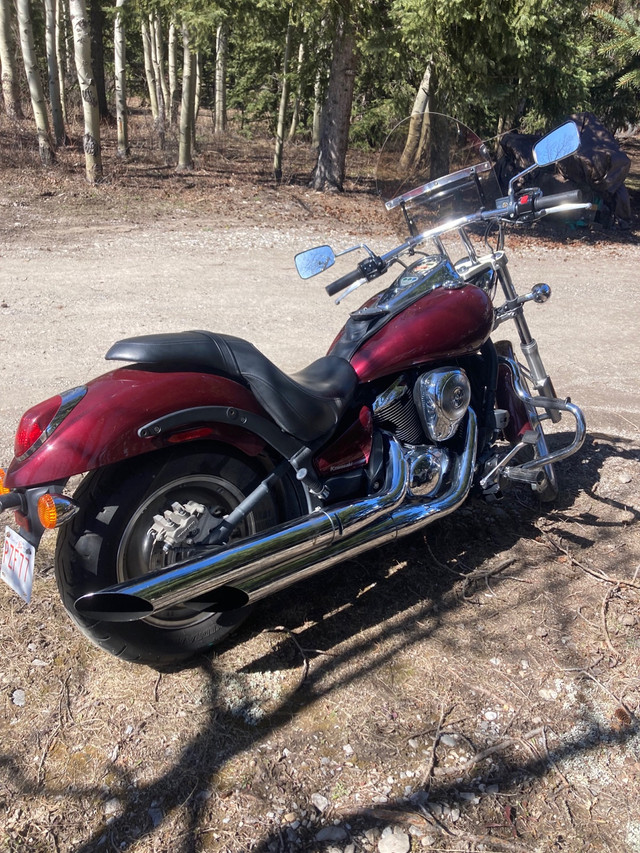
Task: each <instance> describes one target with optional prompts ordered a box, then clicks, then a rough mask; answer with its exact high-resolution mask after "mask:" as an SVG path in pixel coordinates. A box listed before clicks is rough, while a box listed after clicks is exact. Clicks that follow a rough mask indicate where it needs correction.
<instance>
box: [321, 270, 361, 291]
mask: <svg viewBox="0 0 640 853" xmlns="http://www.w3.org/2000/svg"><path fill="white" fill-rule="evenodd" d="M361 278H362V279H364V276H363V275H362V272H361V271H360V270H359V269H358V268H356V269H355V270H352V271H351V272H348V273H347V274H346V275H343V276H342V278H337V279H336V280H335V281H332V282H331V284H328V285H327V286H326V287H325V290H326V291H327V293H328V294H329V296H335V295H336V293H340V291H341V290H344V289H345V287H349V285H350V284H354V282H356V281H359V280H360V279H361Z"/></svg>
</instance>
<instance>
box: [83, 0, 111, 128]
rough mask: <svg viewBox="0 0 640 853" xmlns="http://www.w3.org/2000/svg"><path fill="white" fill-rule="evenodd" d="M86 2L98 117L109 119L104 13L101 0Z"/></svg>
mask: <svg viewBox="0 0 640 853" xmlns="http://www.w3.org/2000/svg"><path fill="white" fill-rule="evenodd" d="M85 2H88V9H87V11H88V13H89V31H90V34H91V48H90V51H91V68H92V72H93V73H92V79H93V84H94V86H95V88H96V95H97V98H98V110H99V112H100V118H105V119H109V120H111V113H110V112H109V104H108V103H107V87H106V84H105V79H104V38H103V34H104V29H105V15H104V11H103V9H102V0H85Z"/></svg>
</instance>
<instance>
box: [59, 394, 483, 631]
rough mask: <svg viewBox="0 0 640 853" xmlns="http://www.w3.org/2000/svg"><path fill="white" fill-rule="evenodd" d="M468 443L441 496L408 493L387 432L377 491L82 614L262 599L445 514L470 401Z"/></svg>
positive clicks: (222, 606)
mask: <svg viewBox="0 0 640 853" xmlns="http://www.w3.org/2000/svg"><path fill="white" fill-rule="evenodd" d="M467 423H468V425H467V435H466V443H465V448H464V450H463V452H462V453H461V454H460V455H459V457H458V458H457V460H456V463H455V465H454V467H453V470H452V480H451V485H450V487H449V489H448V490H447V491H446V492H445V493H444V494H443V495H442V496H440V497H439V498H434V499H433V500H431V501H426V500H425V501H424V502H416V501H415V500H414V499H411V498H408V497H407V490H408V487H409V471H408V466H407V463H406V460H405V458H404V455H403V452H402V448H401V447H400V445H399V443H398V442H397V441H396V439H394V438H393V437H390V436H388V451H389V465H388V469H387V478H386V481H385V486H384V489H383V491H382V492H381V494H379V495H376V496H374V497H369V498H365V499H364V500H361V501H358V502H357V503H355V504H353V503H350V504H342V505H341V506H339V507H336V508H332V509H329V510H326V511H325V510H318V511H316V512H313V513H311V514H310V515H308V516H306V517H305V518H304V519H297V520H295V521H292V522H288V523H286V524H284V525H280V526H279V527H276V528H273V529H272V530H270V531H266V532H265V533H259V534H257V535H255V536H252V537H251V538H249V539H245V540H243V541H242V542H239V543H238V544H237V545H234V546H232V547H230V548H227V549H225V550H224V551H221V552H219V553H215V554H209V555H207V556H205V557H203V558H201V559H196V560H188V561H186V562H184V563H179V564H178V565H175V566H172V567H170V568H168V569H161V570H160V571H157V572H153V573H151V574H148V575H144V576H143V577H141V578H135V579H134V580H130V581H125V582H123V583H120V584H117V585H116V586H112V587H109V588H108V589H105V590H101V591H99V592H94V593H89V594H87V595H83V596H82V597H81V598H79V599H78V600H77V601H76V602H75V608H76V611H77V612H78V613H79V614H80V615H81V616H85V617H90V618H94V619H101V620H105V621H114V622H116V621H117V622H129V621H134V620H136V619H144V618H145V617H146V616H150V615H151V614H152V613H154V612H157V611H159V610H164V609H166V608H169V607H175V606H177V605H185V604H186V606H187V607H193V609H194V611H197V610H202V611H210V612H215V611H217V610H229V609H235V608H237V607H240V606H242V605H244V604H248V603H252V602H254V601H259V600H260V599H262V598H266V597H267V596H268V595H271V594H273V593H275V592H278V591H280V590H282V589H285V588H286V587H288V586H290V585H291V584H293V583H295V582H297V581H299V580H303V579H305V578H308V577H311V575H314V574H316V572H320V571H322V570H323V569H326V568H329V567H330V566H332V565H334V564H335V563H338V562H341V561H342V560H347V559H349V558H351V557H355V556H357V555H358V554H360V553H362V552H364V551H366V550H368V549H369V548H371V547H373V546H374V545H379V544H383V543H385V542H388V541H391V540H392V539H395V538H396V537H399V536H403V535H405V534H408V533H411V532H413V531H414V530H417V529H419V528H420V527H423V526H424V525H426V524H429V523H430V522H431V521H435V519H437V518H442V517H443V516H445V515H448V514H449V513H450V512H453V510H455V509H457V507H458V506H460V504H462V503H463V501H464V500H465V498H466V497H467V495H468V493H469V489H470V488H471V484H472V481H473V472H474V468H475V457H476V444H477V422H476V417H475V414H474V412H473V411H472V410H471V409H469V416H468V422H467Z"/></svg>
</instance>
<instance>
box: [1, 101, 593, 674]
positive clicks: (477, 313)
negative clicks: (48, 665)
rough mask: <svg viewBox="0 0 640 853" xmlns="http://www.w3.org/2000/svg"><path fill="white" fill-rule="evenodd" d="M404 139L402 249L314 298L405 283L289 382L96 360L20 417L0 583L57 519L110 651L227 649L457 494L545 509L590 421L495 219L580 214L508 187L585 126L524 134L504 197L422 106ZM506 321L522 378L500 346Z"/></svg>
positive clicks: (82, 598)
mask: <svg viewBox="0 0 640 853" xmlns="http://www.w3.org/2000/svg"><path fill="white" fill-rule="evenodd" d="M412 129H415V126H414V125H412V122H411V121H410V120H408V121H407V122H405V123H403V124H402V125H401V126H399V128H398V129H397V132H394V133H393V134H392V135H391V136H390V137H389V140H388V143H387V145H386V146H385V149H384V151H383V153H382V155H381V159H380V165H379V170H378V185H379V189H380V192H381V194H382V195H383V198H385V199H386V207H387V209H388V210H389V211H390V213H391V215H392V216H397V217H398V218H399V220H400V221H401V222H402V223H403V225H404V228H405V232H404V233H405V235H406V237H405V239H404V241H403V242H402V243H401V244H400V245H399V246H397V247H395V248H393V249H391V250H390V251H388V252H386V253H384V254H381V255H378V254H376V253H374V252H373V251H371V250H370V249H369V248H368V247H367V246H364V245H362V246H359V247H356V248H357V249H360V250H362V251H363V252H364V253H365V257H364V260H362V261H360V263H358V265H357V267H356V269H355V270H353V272H350V273H349V274H347V275H344V276H342V278H339V279H338V280H337V281H334V282H333V283H331V284H329V285H328V287H327V288H326V289H327V291H328V292H329V293H330V294H337V293H341V292H342V291H345V293H344V295H346V294H347V293H349V292H351V291H352V290H354V289H355V288H357V287H359V286H360V285H362V284H364V283H366V282H370V281H373V280H374V279H377V278H378V277H379V276H381V275H383V274H384V273H386V272H387V271H388V270H389V269H390V268H391V267H393V266H395V265H396V264H398V265H399V266H400V268H401V269H400V272H399V275H398V276H397V277H396V278H395V280H394V281H393V282H392V283H391V284H390V285H389V286H388V287H387V288H386V289H385V290H382V291H381V292H379V293H377V294H376V295H375V296H373V297H371V298H370V299H368V300H367V301H366V302H365V303H364V305H363V306H362V307H361V308H359V309H358V310H356V311H354V312H353V313H352V314H351V315H350V318H349V320H348V321H347V323H346V325H345V326H344V328H343V329H342V331H341V332H340V334H339V335H338V337H337V338H336V340H335V341H334V342H333V344H332V345H331V347H330V348H329V352H328V354H327V355H326V356H324V357H322V358H319V359H318V360H317V361H314V362H313V363H312V364H310V365H309V366H308V367H306V368H305V369H303V370H301V371H300V372H299V373H296V374H294V375H287V374H285V373H283V372H282V371H281V370H279V369H278V367H276V365H274V364H273V363H272V362H271V361H269V360H268V359H267V358H266V357H265V356H264V355H263V354H262V353H261V352H259V350H257V349H256V348H255V347H254V346H253V345H252V344H250V343H249V342H247V341H245V340H241V339H239V338H235V337H231V336H228V335H219V334H215V333H212V332H206V331H188V332H178V333H175V334H164V335H148V336H143V337H137V338H129V339H126V340H122V341H118V342H117V343H116V344H114V345H113V346H112V348H111V349H110V350H109V352H108V353H107V356H106V357H107V359H110V360H113V361H125V362H129V365H128V366H124V367H121V368H119V369H116V370H113V371H112V372H110V373H107V374H105V375H103V376H100V377H98V378H97V379H93V380H91V381H90V382H88V383H87V384H86V385H82V386H80V387H78V388H73V389H71V390H70V391H66V392H64V393H62V394H58V395H56V396H54V397H51V398H50V399H48V400H45V401H44V402H43V403H39V404H38V405H36V406H34V407H33V408H32V409H30V410H29V411H28V412H26V413H25V414H24V415H23V417H22V419H21V421H20V424H19V427H18V431H17V434H16V437H15V458H14V459H13V461H12V462H11V465H10V466H9V469H8V471H7V473H6V476H5V478H4V484H3V485H2V495H1V496H0V509H2V510H6V509H13V510H14V511H15V519H16V523H17V527H18V529H19V532H17V531H16V530H14V529H13V528H7V533H6V537H5V545H4V551H3V557H2V569H1V571H2V576H3V578H4V579H5V580H6V581H7V582H8V583H9V584H10V585H11V586H12V587H13V588H14V589H15V590H16V591H17V592H18V593H19V594H21V595H22V596H23V597H24V598H25V599H26V600H28V599H29V597H30V594H31V583H32V578H33V565H34V556H35V552H36V549H37V547H38V545H39V542H40V539H41V536H42V534H43V533H44V531H45V530H46V529H52V528H56V527H59V528H60V531H59V533H58V541H57V547H56V558H55V572H56V578H57V583H58V588H59V592H60V595H61V597H62V601H63V603H64V606H65V608H66V609H67V611H68V612H69V614H70V616H71V618H72V619H73V620H74V621H75V622H76V623H77V625H78V626H79V627H80V628H81V630H82V631H84V633H85V634H86V635H87V636H88V637H89V638H90V639H91V640H92V641H93V642H94V643H96V644H98V645H99V646H101V647H102V648H103V649H106V650H107V651H109V652H111V653H112V654H114V655H117V656H119V657H122V658H125V659H127V660H131V661H140V662H145V663H151V664H156V665H167V664H170V663H174V662H176V661H179V660H181V659H183V658H185V657H188V656H189V655H192V654H194V653H195V652H197V651H198V650H201V649H203V648H206V647H208V646H210V645H212V644H214V643H217V642H219V641H220V640H221V639H222V638H223V637H225V636H226V635H227V634H228V633H229V632H230V631H232V630H233V629H234V628H236V627H237V626H238V625H239V624H240V622H242V621H243V619H244V618H245V617H246V616H247V614H248V612H249V610H250V609H251V605H252V604H254V603H255V602H257V601H260V599H262V598H264V597H265V596H267V595H270V594H271V593H274V592H277V591H279V590H282V589H284V588H285V587H288V586H289V585H291V584H293V583H296V582H298V581H301V580H304V579H305V578H307V577H310V576H311V575H313V574H315V573H316V572H318V571H320V570H322V569H324V568H327V567H329V566H332V565H335V564H336V563H338V562H343V561H345V560H348V559H350V558H351V557H354V556H355V555H357V554H360V553H361V552H363V551H365V550H367V549H368V548H372V547H374V546H377V545H379V544H382V543H386V542H389V541H391V540H393V539H396V538H397V537H399V536H402V535H404V534H407V533H411V532H413V531H416V530H419V529H420V528H422V527H424V526H425V525H427V524H429V523H431V522H432V521H434V520H435V519H438V518H442V517H443V516H445V515H447V514H449V513H451V512H453V511H454V510H455V509H457V508H458V507H459V506H460V505H461V504H462V503H463V502H464V500H465V499H466V498H467V496H468V494H469V492H470V490H471V489H472V488H473V489H475V490H477V491H478V492H479V493H482V494H484V495H486V496H487V497H488V498H495V497H497V496H498V495H499V493H500V490H501V488H502V487H503V486H504V484H505V483H506V482H507V481H515V482H517V483H521V484H524V485H525V486H526V487H527V488H531V489H533V490H534V492H535V493H536V494H537V495H538V496H539V498H540V499H541V500H552V499H553V498H554V497H555V495H556V493H557V484H556V477H555V472H554V465H555V463H556V462H559V461H561V460H562V459H564V458H566V457H567V456H569V455H570V454H572V453H574V452H575V451H576V450H578V449H579V448H580V446H581V445H582V443H583V441H584V437H585V423H584V418H583V415H582V413H581V411H580V409H579V408H578V407H577V406H575V405H573V404H572V403H571V402H569V400H562V399H559V398H558V397H556V394H555V391H554V389H553V385H552V383H551V380H550V378H549V376H548V375H547V372H546V370H545V368H544V366H543V364H542V359H541V357H540V354H539V352H538V346H537V344H536V341H535V340H534V339H533V338H532V336H531V334H530V332H529V328H528V326H527V323H526V320H525V318H524V313H523V306H524V303H526V302H528V301H535V302H544V301H546V300H547V299H548V298H549V295H550V290H549V287H548V286H547V285H546V284H538V285H536V286H535V287H534V288H533V289H532V290H531V292H530V293H527V294H526V295H524V296H518V295H517V293H516V290H515V288H514V285H513V282H512V280H511V277H510V274H509V269H508V266H507V257H506V255H505V252H504V250H503V223H504V222H527V221H532V220H535V219H537V218H539V217H541V216H544V215H545V214H546V213H548V212H550V211H554V212H557V211H567V210H577V209H581V208H585V207H586V206H587V205H585V204H583V203H582V202H581V201H580V199H579V197H578V196H577V195H576V193H562V194H556V195H551V196H546V197H545V196H543V195H542V193H541V191H540V190H539V189H537V188H535V187H524V186H523V177H524V176H525V174H527V173H528V172H530V171H531V170H532V169H535V168H537V167H541V166H545V165H549V164H552V163H555V162H557V161H558V160H560V159H562V158H564V157H568V156H570V155H571V154H573V153H575V151H576V150H577V149H578V146H579V135H578V130H577V128H576V125H575V124H573V123H572V122H567V123H566V124H564V125H562V126H561V127H560V128H558V129H556V130H555V131H553V132H552V133H550V134H549V135H547V136H546V137H545V138H544V139H542V140H541V141H540V142H538V144H537V145H536V147H535V152H534V153H535V161H536V163H535V164H534V166H531V167H530V168H529V169H527V170H526V171H525V172H523V173H521V174H520V175H518V176H516V177H515V178H513V179H512V181H511V182H510V184H509V188H508V192H507V194H506V195H503V194H502V193H501V191H500V188H499V185H498V183H497V180H496V178H495V174H494V171H493V168H492V164H491V160H490V157H489V153H488V151H487V149H486V147H485V146H484V145H483V144H482V142H481V140H480V139H479V138H478V137H477V136H475V135H474V134H473V133H472V132H471V131H470V130H469V129H468V128H465V127H464V126H462V125H461V124H459V123H458V122H455V121H454V120H452V119H447V118H445V117H443V116H435V115H431V116H429V117H428V119H425V120H424V122H423V126H422V132H421V137H420V141H419V143H417V142H415V134H413V136H412V134H409V135H407V131H408V130H412ZM412 138H413V139H414V143H413V147H412V145H411V139H412ZM452 237H453V238H455V245H456V246H460V245H461V246H462V253H463V256H462V257H461V258H458V259H454V258H455V255H453V254H452V252H454V249H453V248H452V246H451V245H450V243H449V241H450V240H451V238H452ZM348 251H353V249H349V250H348ZM458 251H459V250H458ZM343 254H345V253H343ZM335 258H336V255H335V254H334V252H333V251H332V249H331V248H330V247H329V246H320V247H317V248H315V249H311V250H309V251H306V252H302V253H301V254H299V255H298V256H297V257H296V266H297V269H298V272H299V273H300V275H301V276H302V278H308V277H310V276H312V275H315V274H316V273H320V272H322V271H324V270H326V269H327V268H328V267H330V266H331V265H332V264H333V263H334V262H335ZM498 288H500V290H501V291H502V294H503V296H504V302H503V303H502V304H501V305H499V306H498V307H494V302H493V300H494V297H495V295H496V291H497V290H498ZM341 298H342V297H341ZM506 320H513V321H514V323H515V326H516V329H517V331H518V336H519V343H520V347H521V350H522V353H523V355H524V361H525V363H526V365H525V366H523V365H522V364H520V363H519V362H518V361H517V359H516V357H515V355H514V351H513V348H512V345H511V344H510V343H509V342H507V341H499V342H497V343H494V342H493V341H492V338H491V336H492V334H493V333H494V332H495V330H496V328H497V327H498V326H499V325H501V324H502V323H503V322H505V321H506ZM530 389H532V390H530ZM563 413H568V414H569V415H571V416H572V418H573V419H574V421H575V431H574V434H573V436H572V438H571V440H570V441H569V443H568V444H565V445H564V446H562V447H561V448H559V449H555V450H553V451H550V450H549V449H548V447H547V443H546V440H545V435H544V432H543V423H544V421H545V420H550V421H552V422H554V423H555V422H557V421H559V420H560V417H561V415H562V414H563ZM79 474H82V475H84V476H83V477H82V479H81V481H80V485H79V486H78V487H77V489H76V490H75V493H74V494H73V496H70V495H69V494H68V493H66V492H65V487H66V485H67V483H68V481H69V480H70V478H72V477H74V475H79Z"/></svg>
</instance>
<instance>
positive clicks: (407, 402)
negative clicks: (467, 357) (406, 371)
mask: <svg viewBox="0 0 640 853" xmlns="http://www.w3.org/2000/svg"><path fill="white" fill-rule="evenodd" d="M470 401H471V385H470V383H469V380H468V378H467V374H466V373H465V372H464V370H461V369H459V368H453V367H442V368H438V369H436V370H430V371H428V372H427V373H423V374H421V375H420V376H419V377H418V378H417V380H416V381H415V383H414V386H413V393H412V392H411V390H410V388H409V385H408V384H407V382H406V380H405V378H404V377H400V378H398V379H397V380H396V381H395V382H394V383H393V385H391V386H390V387H389V388H387V390H386V391H384V392H383V393H382V394H380V395H379V396H378V397H377V398H376V400H375V402H374V404H373V416H374V420H375V422H376V423H377V424H378V425H379V426H381V427H383V428H386V429H390V430H391V431H392V432H393V433H394V435H396V436H397V438H398V439H399V440H400V441H402V442H403V443H404V444H411V445H418V444H423V443H424V442H425V440H427V441H432V442H434V443H436V444H439V443H440V442H443V441H447V440H448V439H450V438H452V437H453V436H454V435H455V432H456V430H457V429H458V425H459V424H460V421H461V420H462V419H463V418H464V416H465V414H466V412H467V409H468V408H469V403H470Z"/></svg>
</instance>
